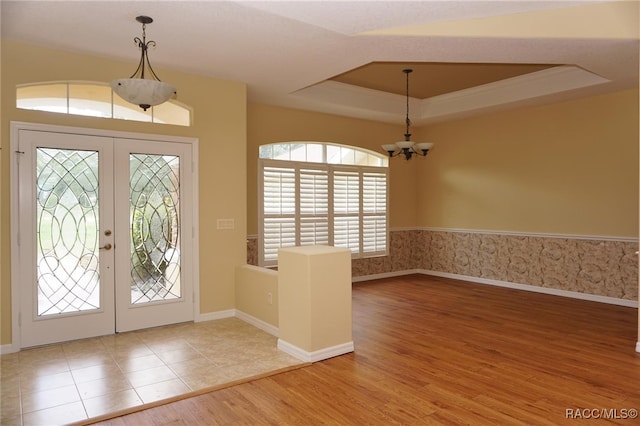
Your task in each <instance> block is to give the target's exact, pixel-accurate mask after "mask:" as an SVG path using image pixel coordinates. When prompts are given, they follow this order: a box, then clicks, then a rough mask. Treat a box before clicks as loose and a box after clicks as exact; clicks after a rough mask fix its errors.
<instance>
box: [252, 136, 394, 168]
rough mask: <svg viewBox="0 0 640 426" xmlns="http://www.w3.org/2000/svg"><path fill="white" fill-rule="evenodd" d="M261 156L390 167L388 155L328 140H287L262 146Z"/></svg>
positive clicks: (273, 158)
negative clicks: (328, 141)
mask: <svg viewBox="0 0 640 426" xmlns="http://www.w3.org/2000/svg"><path fill="white" fill-rule="evenodd" d="M259 156H260V158H268V159H272V160H283V161H303V162H309V163H326V164H349V165H354V166H375V167H388V165H389V160H388V157H387V156H386V155H382V154H378V153H377V152H374V151H370V150H368V149H364V148H358V147H353V146H347V145H339V144H334V143H327V142H285V143H272V144H268V145H261V146H260V154H259Z"/></svg>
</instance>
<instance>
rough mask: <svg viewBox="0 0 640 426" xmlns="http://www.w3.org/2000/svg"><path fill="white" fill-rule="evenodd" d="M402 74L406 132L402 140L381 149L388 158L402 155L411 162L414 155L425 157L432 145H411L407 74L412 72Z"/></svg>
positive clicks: (406, 70)
mask: <svg viewBox="0 0 640 426" xmlns="http://www.w3.org/2000/svg"><path fill="white" fill-rule="evenodd" d="M402 72H403V73H405V74H406V76H407V117H406V120H405V123H406V125H407V130H406V131H405V133H404V140H403V141H399V142H396V143H387V144H384V145H382V149H384V150H385V151H386V152H387V153H388V154H389V157H397V156H398V155H401V154H402V155H404V158H405V159H407V160H411V157H412V156H413V155H414V154H415V155H420V156H422V157H424V156H426V155H427V153H428V152H429V150H430V149H431V148H433V143H431V142H420V143H413V142H411V133H409V126H411V120H410V119H409V74H411V73H412V72H413V70H412V69H410V68H407V69H404V70H402Z"/></svg>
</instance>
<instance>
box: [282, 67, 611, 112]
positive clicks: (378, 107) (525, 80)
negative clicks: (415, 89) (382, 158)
mask: <svg viewBox="0 0 640 426" xmlns="http://www.w3.org/2000/svg"><path fill="white" fill-rule="evenodd" d="M608 82H609V80H608V79H606V78H603V77H600V76H598V75H596V74H593V73H591V72H588V71H586V70H584V69H582V68H580V67H577V66H572V65H563V66H557V67H553V68H549V69H546V70H542V71H537V72H533V73H530V74H526V75H522V76H518V77H512V78H509V79H506V80H501V81H497V82H494V83H488V84H483V85H481V86H477V87H472V88H469V89H464V90H459V91H456V92H452V93H447V94H444V95H439V96H434V97H431V98H427V99H422V100H419V99H415V98H411V99H410V109H411V111H412V121H413V122H414V124H425V123H428V122H432V121H442V120H446V119H447V118H453V117H456V116H460V115H463V114H468V113H471V112H473V113H476V114H477V113H479V112H482V111H483V110H487V111H489V110H495V109H496V108H498V107H500V106H502V105H509V104H513V103H516V102H523V101H530V100H533V99H536V98H541V97H544V96H548V95H553V94H557V93H562V92H566V91H569V90H574V89H580V88H585V87H589V86H594V85H599V84H604V83H608ZM292 96H296V97H301V98H304V99H305V100H306V101H311V102H313V104H314V106H315V108H314V109H315V110H317V111H324V112H328V113H334V114H335V113H338V114H344V115H348V116H352V117H357V118H367V119H372V118H373V119H376V120H380V121H385V122H391V123H397V122H401V121H402V120H403V117H404V116H403V112H404V108H405V102H406V98H405V97H404V96H402V95H396V94H392V93H387V92H383V91H379V90H373V89H367V88H363V87H359V86H353V85H349V84H345V83H340V82H337V81H330V80H327V81H323V82H321V83H318V84H315V85H313V86H309V87H306V88H304V89H300V90H297V91H295V92H293V93H292Z"/></svg>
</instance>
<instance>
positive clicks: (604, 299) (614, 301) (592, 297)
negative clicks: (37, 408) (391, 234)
mask: <svg viewBox="0 0 640 426" xmlns="http://www.w3.org/2000/svg"><path fill="white" fill-rule="evenodd" d="M419 272H420V273H421V274H425V275H433V276H435V277H443V278H452V279H456V280H461V281H470V282H473V283H477V284H488V285H495V286H498V287H507V288H513V289H516V290H525V291H533V292H535V293H544V294H552V295H554V296H563V297H570V298H573V299H582V300H589V301H592V302H600V303H608V304H610V305H620V306H627V307H630V308H637V307H638V301H637V300H628V299H619V298H616V297H608V296H599V295H596V294H587V293H580V292H577V291H569V290H560V289H557V288H548V287H538V286H535V285H529V284H518V283H512V282H508V281H498V280H491V279H487V278H479V277H470V276H467V275H458V274H450V273H448V272H440V271H429V270H426V269H422V270H420V271H419Z"/></svg>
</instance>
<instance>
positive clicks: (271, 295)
mask: <svg viewBox="0 0 640 426" xmlns="http://www.w3.org/2000/svg"><path fill="white" fill-rule="evenodd" d="M267 303H268V304H270V305H271V304H273V294H271V292H269V293H267Z"/></svg>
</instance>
